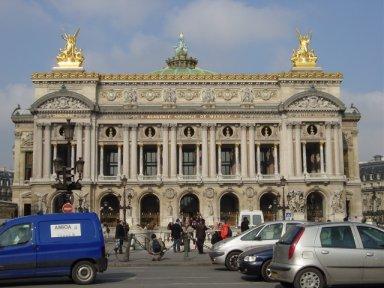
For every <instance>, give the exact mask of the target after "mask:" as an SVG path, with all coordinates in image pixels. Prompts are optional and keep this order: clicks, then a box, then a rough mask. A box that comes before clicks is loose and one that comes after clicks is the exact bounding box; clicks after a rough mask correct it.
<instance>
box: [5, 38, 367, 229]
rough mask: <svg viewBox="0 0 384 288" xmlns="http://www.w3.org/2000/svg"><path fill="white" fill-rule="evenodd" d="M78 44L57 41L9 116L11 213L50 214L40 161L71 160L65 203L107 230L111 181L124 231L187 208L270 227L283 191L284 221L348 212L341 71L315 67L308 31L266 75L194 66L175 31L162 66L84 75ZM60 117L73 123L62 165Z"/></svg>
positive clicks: (48, 183) (348, 145)
mask: <svg viewBox="0 0 384 288" xmlns="http://www.w3.org/2000/svg"><path fill="white" fill-rule="evenodd" d="M70 36H71V37H72V38H71V37H70ZM77 36H78V32H76V34H75V35H67V37H66V38H67V39H66V41H69V40H68V39H69V38H70V39H72V42H71V43H70V44H71V45H72V46H70V45H69V44H68V43H67V46H66V48H65V49H61V51H60V54H59V56H60V57H59V58H60V59H59V58H58V67H54V68H53V71H52V72H47V73H34V74H33V75H32V82H33V84H34V87H35V96H34V97H35V99H34V102H33V104H32V105H31V106H30V108H29V109H28V110H21V109H17V110H15V112H14V113H13V115H12V120H13V122H14V123H15V146H14V152H15V153H14V155H15V156H14V163H15V165H14V168H15V175H14V185H13V201H14V202H15V203H18V205H19V214H20V215H23V214H27V211H32V213H35V212H36V211H38V210H42V211H44V212H60V211H61V206H62V199H61V198H62V197H61V195H58V194H57V193H56V191H55V190H54V189H53V188H52V184H53V183H54V181H55V180H54V175H53V167H52V166H53V165H52V163H53V159H56V158H58V157H59V158H62V159H63V160H64V161H65V162H66V163H67V164H68V165H70V164H72V166H71V167H73V164H74V162H75V161H76V160H77V159H78V158H79V157H82V158H83V160H84V161H85V166H84V179H83V181H82V183H83V189H82V191H75V192H74V205H75V207H79V206H81V205H82V206H83V207H87V208H89V209H90V210H91V211H95V212H96V213H98V214H99V215H100V217H101V218H102V220H103V221H106V222H110V223H111V224H113V222H114V221H115V219H116V218H118V217H120V218H122V209H120V207H121V205H122V203H123V199H122V197H123V190H124V187H123V186H122V181H121V178H122V177H123V176H126V177H127V179H128V181H127V186H126V192H127V193H129V194H130V195H132V209H129V210H128V215H127V219H128V222H129V223H130V224H131V225H132V224H133V225H136V224H141V225H150V226H166V225H167V223H168V222H169V221H172V220H175V218H177V217H180V215H195V214H197V213H200V214H201V215H202V216H203V217H204V218H205V219H206V220H207V222H208V224H212V223H214V222H217V221H219V220H220V219H222V218H224V217H226V218H228V219H229V221H230V222H231V223H232V224H234V223H235V222H236V219H237V217H238V212H239V211H241V210H258V209H261V210H263V212H264V215H265V218H266V220H272V219H281V218H282V212H281V210H279V209H278V206H279V205H281V204H282V203H283V199H282V196H283V189H284V191H285V193H284V195H285V197H286V199H285V203H287V205H288V206H289V209H288V211H290V212H291V213H292V214H293V218H294V219H308V220H313V221H320V220H327V219H330V220H332V221H334V220H342V219H343V218H344V217H345V216H346V215H348V216H350V217H361V214H362V201H361V188H360V179H359V166H358V153H357V151H358V147H357V122H358V121H359V119H360V114H359V112H358V110H357V109H356V108H354V107H351V108H346V106H345V105H344V103H343V102H342V101H341V100H340V96H341V92H340V85H341V81H342V74H341V73H330V72H324V71H323V70H322V69H321V68H319V67H317V66H316V61H317V56H315V54H314V51H313V50H310V49H309V40H308V39H310V36H309V35H300V34H299V45H300V46H299V48H298V49H297V50H294V53H293V56H292V59H291V60H292V65H293V68H292V70H291V71H288V72H281V73H269V74H220V73H215V72H211V71H207V70H203V69H200V68H198V67H197V62H198V61H197V59H195V58H192V57H190V56H189V55H188V51H187V46H186V44H185V40H184V37H183V35H182V34H181V35H180V39H179V43H178V45H177V47H176V49H175V54H174V56H173V57H171V58H169V59H167V61H166V63H167V66H166V68H164V69H161V70H158V71H155V72H151V73H147V74H103V73H94V72H87V71H84V69H83V68H82V62H83V60H84V57H83V55H82V52H81V50H80V49H77V47H76V38H77ZM303 37H307V40H308V41H301V40H303ZM59 60H60V61H59ZM68 118H69V119H71V122H72V123H73V124H74V125H75V126H74V129H75V133H74V135H75V136H74V139H73V141H72V143H71V144H72V146H71V147H72V149H71V155H70V157H67V154H66V150H65V149H66V146H65V145H66V144H65V143H66V142H65V140H64V137H63V129H62V126H63V125H64V123H65V122H66V119H68ZM67 158H69V159H67ZM282 176H284V178H285V179H286V180H287V183H286V185H285V186H284V187H283V186H281V185H280V184H281V181H280V179H281V177H282Z"/></svg>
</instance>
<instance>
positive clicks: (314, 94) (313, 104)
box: [283, 88, 345, 111]
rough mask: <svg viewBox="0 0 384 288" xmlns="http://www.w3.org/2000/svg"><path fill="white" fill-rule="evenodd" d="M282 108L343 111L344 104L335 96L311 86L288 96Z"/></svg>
mask: <svg viewBox="0 0 384 288" xmlns="http://www.w3.org/2000/svg"><path fill="white" fill-rule="evenodd" d="M283 109H285V110H293V111H339V110H341V111H344V110H345V105H344V103H343V102H342V101H340V99H338V98H336V97H335V96H333V95H331V94H328V93H325V92H322V91H319V90H316V89H315V88H311V89H310V90H308V91H304V92H301V93H298V94H296V95H293V96H291V97H290V98H288V99H287V100H286V101H285V102H284V103H283Z"/></svg>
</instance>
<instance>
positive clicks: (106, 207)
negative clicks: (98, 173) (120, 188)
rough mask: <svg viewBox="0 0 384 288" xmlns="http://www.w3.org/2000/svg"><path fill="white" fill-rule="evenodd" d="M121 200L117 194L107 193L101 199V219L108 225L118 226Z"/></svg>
mask: <svg viewBox="0 0 384 288" xmlns="http://www.w3.org/2000/svg"><path fill="white" fill-rule="evenodd" d="M119 211H120V202H119V199H118V198H117V196H116V195H114V194H111V193H110V194H107V195H105V196H104V197H103V198H101V200H100V221H101V223H106V224H107V225H108V226H116V222H117V220H118V219H119V218H120V217H119V214H120V213H119Z"/></svg>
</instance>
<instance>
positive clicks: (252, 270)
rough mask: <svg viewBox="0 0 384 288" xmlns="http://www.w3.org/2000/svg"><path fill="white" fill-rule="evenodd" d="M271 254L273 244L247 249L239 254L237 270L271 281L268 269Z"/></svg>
mask: <svg viewBox="0 0 384 288" xmlns="http://www.w3.org/2000/svg"><path fill="white" fill-rule="evenodd" d="M272 256H273V245H266V246H261V247H257V248H252V249H249V250H247V251H245V252H243V253H241V254H240V255H239V258H238V266H239V270H240V272H241V273H243V274H247V275H255V276H258V277H260V278H262V279H263V280H264V281H272V279H271V272H270V269H269V266H270V264H271V260H272Z"/></svg>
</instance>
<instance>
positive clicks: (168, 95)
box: [163, 89, 177, 103]
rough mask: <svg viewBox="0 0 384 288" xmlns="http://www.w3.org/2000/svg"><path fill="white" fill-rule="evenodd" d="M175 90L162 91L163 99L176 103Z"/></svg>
mask: <svg viewBox="0 0 384 288" xmlns="http://www.w3.org/2000/svg"><path fill="white" fill-rule="evenodd" d="M176 98H177V97H176V90H175V89H167V90H165V91H164V96H163V100H164V101H165V102H168V103H176Z"/></svg>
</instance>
